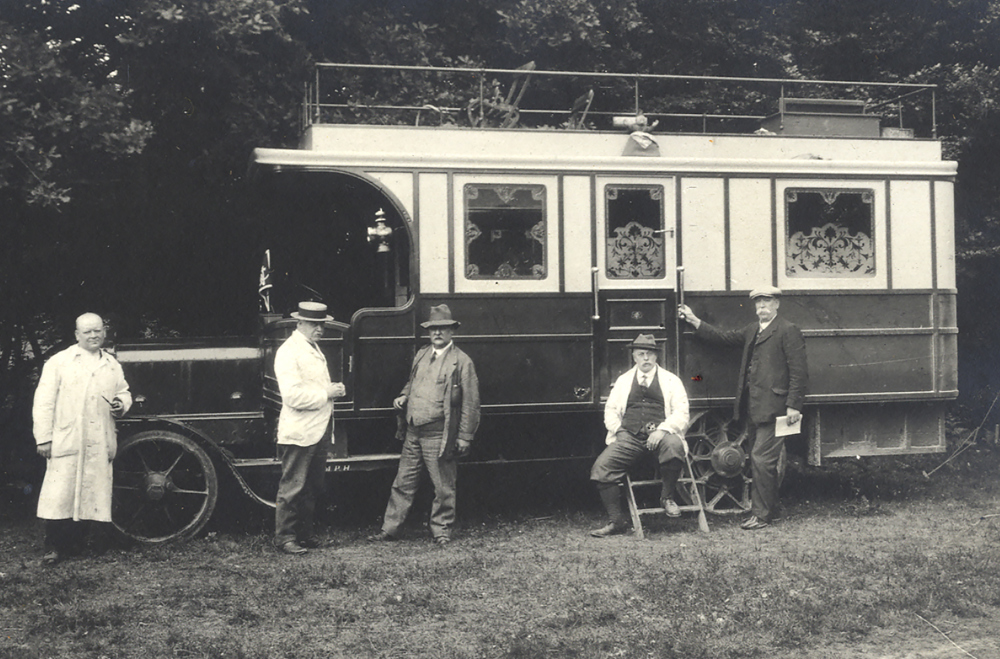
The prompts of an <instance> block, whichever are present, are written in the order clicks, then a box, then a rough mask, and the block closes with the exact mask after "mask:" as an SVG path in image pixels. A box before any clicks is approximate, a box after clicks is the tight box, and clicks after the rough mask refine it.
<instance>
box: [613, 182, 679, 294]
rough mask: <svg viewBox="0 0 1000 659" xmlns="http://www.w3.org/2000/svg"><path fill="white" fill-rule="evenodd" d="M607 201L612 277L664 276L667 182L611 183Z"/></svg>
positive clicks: (643, 277) (641, 277)
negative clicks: (664, 214) (655, 183)
mask: <svg viewBox="0 0 1000 659" xmlns="http://www.w3.org/2000/svg"><path fill="white" fill-rule="evenodd" d="M604 203H605V217H606V218H607V235H606V236H605V239H606V241H607V259H606V261H607V267H606V270H607V276H608V278H615V279H658V278H662V277H663V276H664V275H665V270H666V262H665V260H664V253H663V186H661V185H643V186H637V185H609V186H607V187H605V188H604Z"/></svg>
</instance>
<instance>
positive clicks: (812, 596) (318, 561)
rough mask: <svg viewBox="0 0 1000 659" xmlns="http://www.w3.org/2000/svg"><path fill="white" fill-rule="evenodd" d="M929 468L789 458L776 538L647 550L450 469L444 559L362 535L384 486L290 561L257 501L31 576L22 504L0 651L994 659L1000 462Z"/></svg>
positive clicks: (688, 540)
mask: <svg viewBox="0 0 1000 659" xmlns="http://www.w3.org/2000/svg"><path fill="white" fill-rule="evenodd" d="M943 459H944V456H929V457H926V458H919V459H916V458H909V459H894V460H866V461H849V462H843V463H838V464H836V465H834V466H833V467H829V468H824V469H822V470H815V469H810V468H804V467H798V468H795V469H793V470H792V471H791V472H790V473H789V476H788V477H787V479H786V483H785V487H784V491H783V495H784V497H785V500H786V502H787V504H788V508H787V515H786V517H785V519H784V520H783V521H781V522H780V523H778V524H776V525H774V526H773V527H771V528H770V529H767V530H764V531H758V532H746V531H741V530H740V529H739V526H738V523H739V520H738V519H735V518H718V517H710V520H709V521H710V524H711V526H712V531H711V533H710V534H701V533H699V532H698V530H697V523H696V520H695V518H694V517H693V516H686V517H684V518H683V519H681V520H665V519H650V520H648V525H647V539H646V540H645V541H639V540H636V539H634V538H632V537H621V536H620V537H615V538H610V539H604V540H597V539H593V538H590V537H588V536H587V534H586V531H587V530H588V529H590V528H592V527H594V526H597V525H599V524H600V523H602V520H601V518H600V515H599V512H598V504H597V499H596V496H594V495H593V493H592V491H591V490H590V489H589V486H588V485H587V484H586V483H578V482H576V481H573V482H560V481H559V480H558V479H554V478H548V479H546V478H537V477H536V476H537V474H536V475H534V476H531V477H529V482H530V485H529V486H527V487H524V488H520V489H519V488H517V487H511V486H512V485H516V484H517V478H518V475H517V474H514V475H510V474H504V475H501V476H496V475H486V474H470V473H463V478H464V480H463V481H462V483H460V495H459V496H460V497H461V499H460V505H461V506H462V510H461V514H460V528H458V529H457V531H456V541H455V542H454V543H453V544H452V545H451V546H449V547H447V548H443V549H442V548H437V547H435V546H433V545H432V544H431V543H430V542H429V540H428V538H427V535H426V531H425V530H424V529H423V528H422V527H421V524H420V523H419V519H418V520H417V522H416V523H414V524H413V525H412V527H411V528H409V529H408V531H407V534H406V536H405V537H404V538H403V539H402V540H400V541H398V542H395V543H389V544H384V545H377V546H372V545H369V544H367V543H366V542H365V541H364V537H365V536H366V535H367V534H368V533H371V532H373V531H374V530H376V529H377V523H378V521H379V520H378V511H379V509H380V508H381V506H382V504H384V500H385V499H384V497H385V495H386V494H387V492H385V491H382V490H383V489H384V488H383V487H382V483H379V488H378V489H379V493H378V494H377V495H375V496H373V495H372V493H371V492H368V491H364V490H361V489H358V490H356V491H355V494H357V496H358V501H357V505H354V506H350V505H347V503H346V502H342V503H341V505H340V506H339V507H338V509H339V510H341V511H342V512H343V511H345V510H348V509H349V510H351V511H352V513H351V514H334V515H332V516H330V517H328V518H327V519H326V520H325V521H326V522H328V524H327V525H325V526H324V527H323V530H324V537H325V538H326V539H327V540H328V541H329V542H330V545H331V546H330V547H329V548H325V549H320V550H315V551H312V552H310V553H309V554H308V555H307V556H304V557H286V556H283V555H279V554H277V553H276V552H275V551H274V550H273V549H272V548H271V546H270V544H269V538H268V535H267V517H266V516H265V515H262V514H260V513H259V512H257V511H255V510H253V509H251V510H248V511H245V512H244V513H242V514H235V513H234V512H233V511H228V512H227V513H226V515H225V518H226V519H227V520H228V521H229V524H228V525H227V526H219V525H217V526H216V527H215V529H214V530H211V531H210V532H209V533H208V534H207V535H206V536H205V537H202V538H199V539H197V540H194V541H191V542H187V543H183V544H177V545H173V546H166V547H119V548H115V549H113V550H111V551H109V552H107V553H105V554H104V555H102V556H98V557H88V558H77V559H71V560H67V561H65V562H63V563H61V564H59V565H57V566H54V567H44V566H42V565H40V563H39V560H38V559H39V556H40V548H39V546H38V533H37V529H36V526H35V523H34V521H33V520H32V519H31V516H30V514H29V513H30V511H28V512H26V511H25V509H24V508H20V507H16V506H13V507H12V506H10V505H8V506H7V507H6V508H5V509H4V514H5V519H4V520H3V524H4V527H5V529H6V530H5V533H4V534H3V536H2V537H0V658H8V657H9V658H11V659H14V658H16V659H32V658H35V657H93V658H99V657H109V658H126V657H128V658H132V657H220V658H221V657H233V658H246V659H251V658H261V659H263V658H265V657H268V658H269V657H289V658H292V657H294V658H296V659H302V658H309V657H385V658H389V657H398V658H409V657H435V658H437V657H441V658H459V657H505V658H515V657H522V658H526V659H527V658H536V657H546V658H548V657H556V658H558V657H567V658H568V657H587V658H589V657H625V658H639V657H642V658H645V657H657V658H669V657H683V658H685V659H691V658H698V657H713V658H714V657H726V658H736V657H764V658H772V657H774V658H783V657H817V658H820V659H822V658H831V659H843V658H846V657H852V658H853V657H883V658H894V659H895V658H898V659H902V658H916V657H942V658H943V657H968V656H973V657H976V658H978V659H987V658H995V657H1000V517H990V515H995V514H997V513H1000V484H998V482H997V466H998V464H1000V458H998V452H997V451H996V450H995V449H980V450H972V451H968V452H966V453H965V454H963V456H962V459H961V460H955V461H952V462H951V463H949V464H948V465H947V466H946V467H945V468H943V469H940V470H939V471H937V472H935V473H934V474H933V476H932V477H931V478H930V479H928V478H925V477H924V476H923V475H922V472H924V471H929V470H930V469H931V468H933V467H934V466H937V465H938V464H940V463H941V461H942V460H943ZM525 493H527V494H528V496H523V495H524V494H525ZM342 496H347V495H344V494H342ZM358 511H361V512H358ZM234 520H235V521H234Z"/></svg>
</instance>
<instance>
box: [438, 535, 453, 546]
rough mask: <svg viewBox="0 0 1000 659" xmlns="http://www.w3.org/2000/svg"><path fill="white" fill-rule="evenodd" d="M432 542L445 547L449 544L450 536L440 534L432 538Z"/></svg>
mask: <svg viewBox="0 0 1000 659" xmlns="http://www.w3.org/2000/svg"><path fill="white" fill-rule="evenodd" d="M434 544H436V545H437V546H438V547H447V546H448V545H449V544H451V538H448V537H445V536H443V535H442V536H440V537H437V538H434Z"/></svg>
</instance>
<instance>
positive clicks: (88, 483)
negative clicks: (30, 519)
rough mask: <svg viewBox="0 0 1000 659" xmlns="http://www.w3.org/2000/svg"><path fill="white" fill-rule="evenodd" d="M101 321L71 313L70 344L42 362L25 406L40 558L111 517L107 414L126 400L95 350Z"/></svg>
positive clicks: (111, 363)
mask: <svg viewBox="0 0 1000 659" xmlns="http://www.w3.org/2000/svg"><path fill="white" fill-rule="evenodd" d="M104 338H105V329H104V321H103V320H102V319H101V317H100V316H98V315H97V314H93V313H85V314H83V315H82V316H80V317H79V318H77V319H76V341H77V343H76V345H74V346H71V347H69V348H66V349H65V350H62V351H60V352H58V353H56V354H55V355H54V356H53V357H52V358H51V359H49V360H48V361H47V362H46V363H45V366H44V367H42V375H41V377H40V378H39V380H38V388H37V389H36V390H35V401H34V406H33V408H32V420H33V423H34V434H35V443H36V445H37V451H38V454H39V455H41V456H42V457H43V458H45V459H46V465H45V479H44V480H43V481H42V490H41V492H40V493H39V496H38V517H39V519H41V520H43V523H44V526H45V555H44V557H43V561H44V562H45V563H46V564H49V565H51V564H53V563H57V562H58V561H59V560H60V559H61V558H62V557H63V556H64V555H65V554H67V553H70V552H72V551H75V550H79V549H81V548H82V544H83V543H84V542H85V538H86V533H87V531H88V530H89V531H91V532H92V531H93V529H92V528H91V529H88V528H87V527H88V526H90V527H92V526H93V524H87V523H86V522H87V521H90V522H98V523H107V522H110V521H111V488H112V467H111V462H112V460H114V458H115V453H116V452H117V450H118V440H117V434H116V432H115V421H114V420H115V418H117V417H120V416H121V415H123V414H124V413H125V412H127V411H128V408H129V407H130V406H131V405H132V396H131V394H129V390H128V383H126V382H125V375H124V374H123V373H122V367H121V365H119V364H118V361H117V360H115V358H114V357H112V356H111V355H109V354H108V353H107V352H105V351H104V350H102V347H103V346H104Z"/></svg>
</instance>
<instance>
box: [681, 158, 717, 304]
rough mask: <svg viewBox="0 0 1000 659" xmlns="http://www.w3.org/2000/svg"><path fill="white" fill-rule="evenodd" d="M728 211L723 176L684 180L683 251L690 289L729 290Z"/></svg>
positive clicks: (686, 279) (685, 274) (687, 284)
mask: <svg viewBox="0 0 1000 659" xmlns="http://www.w3.org/2000/svg"><path fill="white" fill-rule="evenodd" d="M725 212H726V199H725V181H724V180H723V179H721V178H700V179H693V178H685V179H681V220H680V222H681V238H682V240H681V251H682V261H683V265H684V286H685V288H686V289H688V290H691V291H724V290H726V268H725V263H726V217H725Z"/></svg>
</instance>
